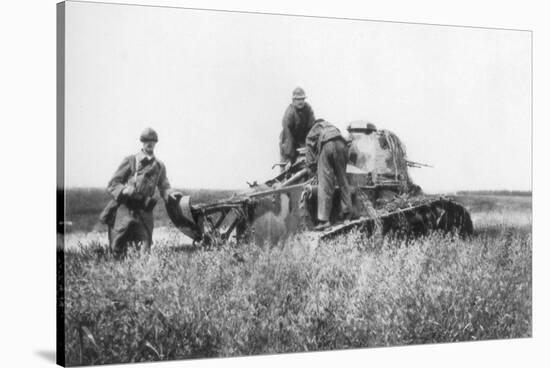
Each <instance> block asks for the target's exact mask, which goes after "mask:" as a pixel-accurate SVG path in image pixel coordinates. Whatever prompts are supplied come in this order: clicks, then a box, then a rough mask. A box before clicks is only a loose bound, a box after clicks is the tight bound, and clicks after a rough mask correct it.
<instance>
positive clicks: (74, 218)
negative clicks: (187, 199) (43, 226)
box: [57, 188, 236, 232]
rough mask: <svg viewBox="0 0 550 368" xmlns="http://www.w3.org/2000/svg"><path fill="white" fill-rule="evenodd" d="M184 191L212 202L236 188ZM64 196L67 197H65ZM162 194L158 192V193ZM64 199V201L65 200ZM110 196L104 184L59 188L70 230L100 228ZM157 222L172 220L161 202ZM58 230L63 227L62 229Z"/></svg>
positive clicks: (60, 204) (199, 200)
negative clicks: (100, 217)
mask: <svg viewBox="0 0 550 368" xmlns="http://www.w3.org/2000/svg"><path fill="white" fill-rule="evenodd" d="M179 190H180V191H181V192H182V193H183V194H184V195H190V196H191V204H196V203H209V202H212V201H215V200H220V199H224V198H229V197H231V195H233V193H235V192H236V191H235V190H216V189H179ZM63 197H64V198H63ZM156 197H157V198H158V192H157V193H156ZM63 199H64V201H63ZM109 200H110V196H109V194H108V193H107V191H106V190H105V189H102V188H69V189H66V190H65V192H63V191H61V190H58V191H57V201H58V210H59V211H60V212H63V208H64V209H65V214H64V216H63V215H62V214H60V217H61V218H62V217H64V219H61V218H60V219H59V221H65V222H66V223H67V224H68V226H67V228H66V231H67V232H71V231H91V230H93V229H97V228H98V226H99V225H100V224H99V223H98V219H99V214H100V213H101V211H102V210H103V208H104V207H105V205H106V204H107V202H108V201H109ZM153 216H154V218H155V225H157V226H165V225H167V224H169V223H170V220H169V219H168V215H167V214H166V210H165V209H164V204H163V202H162V201H160V200H159V203H158V204H157V206H156V207H155V210H154V211H153ZM58 231H60V230H59V229H58Z"/></svg>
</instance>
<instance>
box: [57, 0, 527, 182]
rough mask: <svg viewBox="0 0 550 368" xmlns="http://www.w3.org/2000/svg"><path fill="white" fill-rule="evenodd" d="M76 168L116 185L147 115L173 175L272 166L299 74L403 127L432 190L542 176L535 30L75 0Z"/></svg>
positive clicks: (333, 112) (324, 97) (322, 93)
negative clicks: (536, 142)
mask: <svg viewBox="0 0 550 368" xmlns="http://www.w3.org/2000/svg"><path fill="white" fill-rule="evenodd" d="M66 9H67V13H66V36H65V37H66V54H65V63H66V70H65V93H66V95H65V176H66V177H65V183H66V186H68V187H105V186H106V184H107V182H108V181H109V179H110V177H111V175H112V174H113V173H114V171H115V169H116V168H117V166H118V165H119V163H120V162H121V161H122V159H123V157H125V156H127V155H129V154H132V153H135V152H137V151H138V150H139V149H140V142H139V135H140V133H141V131H142V130H143V129H144V128H145V127H152V128H154V129H155V130H156V131H157V132H158V134H159V143H158V145H157V149H156V155H157V157H158V158H159V159H160V160H162V161H163V162H164V163H165V164H166V167H167V173H168V178H169V180H170V182H171V183H172V186H174V187H177V188H218V189H237V188H243V187H246V181H253V180H258V181H265V180H267V179H269V178H271V177H272V176H274V175H275V174H276V173H277V172H276V170H272V169H271V167H272V164H273V163H275V162H277V161H278V160H279V149H278V138H279V133H280V131H281V120H282V116H283V113H284V110H285V109H286V107H287V106H288V104H289V103H290V102H291V93H292V90H293V89H294V88H295V87H296V86H301V87H303V88H304V89H305V91H306V93H307V95H308V100H307V101H308V102H309V103H310V104H311V105H312V107H313V110H314V111H315V115H316V116H317V117H320V118H324V119H325V120H328V121H330V122H332V123H334V124H335V125H337V126H338V127H340V128H341V130H342V131H343V132H345V127H346V126H347V124H348V123H349V122H350V121H354V120H368V121H371V122H373V123H374V124H376V125H377V126H378V128H383V129H388V130H391V131H393V132H394V133H396V134H397V135H398V136H399V137H400V138H401V140H402V141H403V142H404V143H405V145H406V147H407V153H408V157H409V159H410V160H413V161H417V162H423V163H427V164H430V165H432V166H434V168H422V169H411V171H410V174H411V176H412V178H413V180H414V181H415V182H416V183H417V184H419V185H420V186H421V187H422V188H423V189H424V190H425V191H427V192H432V193H434V192H450V191H456V190H468V189H510V190H529V189H530V188H531V168H532V167H531V33H530V32H527V31H513V30H494V29H481V28H465V27H447V26H431V25H419V24H406V23H390V22H374V21H358V20H344V19H327V18H313V17H296V16H282V15H264V14H247V13H236V12H217V11H200V10H190V9H175V8H157V7H143V6H127V5H114V4H97V3H96V4H93V3H79V2H67V7H66Z"/></svg>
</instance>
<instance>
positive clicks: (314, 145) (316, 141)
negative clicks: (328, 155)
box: [306, 121, 346, 170]
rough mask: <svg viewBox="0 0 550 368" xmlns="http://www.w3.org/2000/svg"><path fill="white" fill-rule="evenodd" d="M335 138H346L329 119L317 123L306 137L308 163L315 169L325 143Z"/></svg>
mask: <svg viewBox="0 0 550 368" xmlns="http://www.w3.org/2000/svg"><path fill="white" fill-rule="evenodd" d="M334 139H342V140H343V141H344V142H346V140H345V139H344V137H343V136H342V134H341V133H340V130H339V129H338V128H337V127H335V126H334V125H332V124H331V123H329V122H328V121H320V122H317V123H315V125H313V127H312V128H311V130H310V131H309V133H308V134H307V137H306V164H307V165H308V166H309V167H310V168H311V169H312V170H315V167H316V165H317V160H318V158H319V154H320V153H321V149H322V148H323V145H324V144H325V143H327V142H329V141H331V140H334Z"/></svg>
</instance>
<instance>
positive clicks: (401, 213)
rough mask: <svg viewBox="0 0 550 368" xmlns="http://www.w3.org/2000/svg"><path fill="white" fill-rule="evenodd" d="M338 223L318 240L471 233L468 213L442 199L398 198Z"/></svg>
mask: <svg viewBox="0 0 550 368" xmlns="http://www.w3.org/2000/svg"><path fill="white" fill-rule="evenodd" d="M369 212H370V213H369V215H368V216H362V217H360V218H358V219H356V220H352V221H346V222H344V223H338V224H335V225H333V226H332V227H330V228H328V229H327V230H325V231H323V232H320V234H319V236H318V238H319V239H320V240H327V239H331V238H334V237H335V236H338V235H340V234H344V233H347V232H350V231H352V230H358V231H360V232H364V233H367V234H368V235H372V234H374V233H378V234H382V235H386V234H395V235H397V236H422V235H426V234H428V232H430V231H436V230H440V231H443V232H445V233H449V232H455V233H457V234H459V235H460V236H467V235H470V234H472V233H473V224H472V220H471V218H470V215H469V213H468V211H467V210H466V209H465V208H464V207H463V206H462V205H461V204H460V203H458V202H456V201H454V200H452V199H449V198H446V197H439V198H433V197H427V196H421V197H418V198H413V199H407V200H403V199H401V198H398V199H396V200H393V201H391V202H389V203H385V204H384V206H383V208H376V210H375V213H376V214H375V215H374V216H372V215H371V214H372V211H369Z"/></svg>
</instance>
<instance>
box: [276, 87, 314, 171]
mask: <svg viewBox="0 0 550 368" xmlns="http://www.w3.org/2000/svg"><path fill="white" fill-rule="evenodd" d="M314 121H315V115H314V113H313V109H312V108H311V106H310V105H309V104H308V103H307V102H306V93H305V91H304V90H303V89H302V88H301V87H296V88H295V89H294V91H293V92H292V103H291V104H290V105H289V106H288V107H287V109H286V111H285V114H284V116H283V122H282V125H283V130H282V131H281V134H280V137H279V150H280V154H281V163H282V164H292V163H294V162H295V161H296V158H297V157H298V151H297V149H298V148H300V147H304V145H305V140H306V136H307V133H308V132H309V130H310V129H311V127H312V126H313V122H314Z"/></svg>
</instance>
